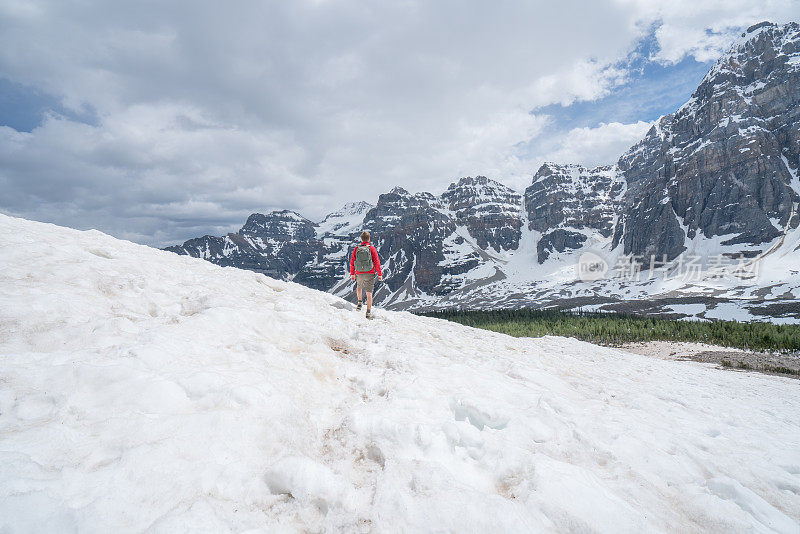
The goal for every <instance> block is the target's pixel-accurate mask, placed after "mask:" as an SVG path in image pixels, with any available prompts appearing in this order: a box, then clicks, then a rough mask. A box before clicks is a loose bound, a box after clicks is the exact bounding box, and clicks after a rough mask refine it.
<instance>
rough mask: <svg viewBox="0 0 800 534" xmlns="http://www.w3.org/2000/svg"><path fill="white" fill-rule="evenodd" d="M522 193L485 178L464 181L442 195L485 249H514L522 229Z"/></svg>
mask: <svg viewBox="0 0 800 534" xmlns="http://www.w3.org/2000/svg"><path fill="white" fill-rule="evenodd" d="M520 201H521V196H520V194H519V193H517V192H516V191H514V190H513V189H511V188H510V187H507V186H505V185H503V184H501V183H499V182H495V181H494V180H490V179H488V178H486V177H485V176H476V177H475V178H472V177H470V176H467V177H466V178H461V179H460V180H459V181H458V182H457V183H454V184H450V187H449V188H447V191H445V192H444V193H443V194H442V202H444V204H445V205H446V206H447V207H448V209H450V211H452V212H454V213H455V219H456V223H457V224H458V225H459V226H465V227H466V228H467V230H468V231H469V234H470V235H471V236H472V237H474V238H475V240H476V242H477V243H478V246H479V247H480V248H482V249H485V248H488V247H492V248H493V249H495V250H498V251H500V250H515V249H516V248H517V247H519V240H520V237H521V235H522V234H521V228H522V216H521V215H522V214H521V213H520Z"/></svg>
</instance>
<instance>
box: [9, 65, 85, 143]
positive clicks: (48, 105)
mask: <svg viewBox="0 0 800 534" xmlns="http://www.w3.org/2000/svg"><path fill="white" fill-rule="evenodd" d="M48 114H55V115H60V116H63V117H65V118H67V119H69V120H72V121H76V122H82V123H85V124H92V125H94V124H96V123H97V115H96V113H95V112H94V110H92V109H90V108H85V109H82V110H80V111H76V110H73V109H68V108H66V107H64V105H63V104H62V103H61V101H60V100H59V99H58V98H57V97H55V96H54V95H51V94H48V93H46V92H43V91H41V90H39V89H37V88H35V87H32V86H29V85H23V84H20V83H16V82H13V81H11V80H9V79H7V78H2V77H0V126H8V127H11V128H13V129H15V130H17V131H18V132H31V131H33V130H34V129H35V128H36V127H37V126H39V125H41V124H42V122H43V121H44V119H45V117H46V116H47V115H48Z"/></svg>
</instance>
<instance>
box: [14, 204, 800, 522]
mask: <svg viewBox="0 0 800 534" xmlns="http://www.w3.org/2000/svg"><path fill="white" fill-rule="evenodd" d="M0 384H2V385H1V386H0V531H3V532H44V531H50V532H71V531H82V532H133V531H141V530H144V529H149V530H152V531H155V532H179V531H193V532H195V531H209V532H228V531H237V532H239V531H245V530H256V531H259V530H260V531H264V532H274V531H281V530H283V531H294V530H300V529H306V530H347V531H376V532H407V531H439V532H442V531H445V532H447V531H451V532H472V531H477V532H481V531H482V532H485V531H517V532H530V531H570V532H642V531H680V532H699V531H716V532H732V531H755V532H768V531H775V532H798V531H800V525H799V524H798V521H800V387H798V382H797V381H794V380H790V379H786V378H776V377H772V376H766V375H760V374H751V373H745V372H732V371H721V370H717V369H714V368H711V367H709V366H705V365H703V364H699V363H694V362H674V361H665V360H659V359H655V358H647V357H644V356H638V355H634V354H627V353H623V352H621V351H617V350H612V349H607V348H602V347H597V346H594V345H591V344H588V343H583V342H579V341H575V340H570V339H563V338H554V337H548V338H542V339H514V338H510V337H506V336H503V335H500V334H494V333H490V332H485V331H479V330H472V329H469V328H465V327H462V326H459V325H456V324H452V323H447V322H444V321H439V320H434V319H427V318H421V317H415V316H412V315H410V314H408V313H403V312H396V313H395V312H387V311H382V310H380V311H379V312H378V314H377V318H376V319H375V320H374V321H371V322H368V321H366V320H365V319H364V318H363V317H361V316H360V315H359V314H357V313H356V312H355V311H353V310H352V309H351V306H350V305H349V304H348V303H346V302H344V301H343V300H340V299H339V298H337V297H334V296H332V295H329V294H326V293H322V292H317V291H313V290H310V289H306V288H304V287H301V286H299V285H296V284H292V283H285V282H280V281H276V280H273V279H270V278H267V277H265V276H261V275H257V274H255V273H252V272H248V271H242V270H237V269H231V268H220V267H217V266H214V265H212V264H210V263H208V262H205V261H203V260H200V259H193V258H189V257H184V256H177V255H175V254H171V253H168V252H161V251H158V250H154V249H150V248H147V247H144V246H140V245H134V244H132V243H129V242H125V241H119V240H116V239H113V238H111V237H109V236H106V235H103V234H101V233H99V232H96V231H89V232H78V231H74V230H69V229H65V228H59V227H56V226H53V225H48V224H42V223H34V222H29V221H25V220H21V219H15V218H10V217H6V216H3V215H0Z"/></svg>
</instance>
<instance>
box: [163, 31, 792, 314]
mask: <svg viewBox="0 0 800 534" xmlns="http://www.w3.org/2000/svg"><path fill="white" fill-rule="evenodd" d="M799 30H800V28H799V27H798V26H797V24H793V23H792V24H786V25H775V24H772V23H769V24H759V25H755V26H754V27H751V28H750V29H749V31H748V32H745V37H743V38H741V39H740V40H738V41H737V42H736V43H734V44H733V45H732V47H731V49H730V51H729V52H727V53H726V54H725V55H724V56H723V57H722V58H721V59H720V61H719V62H717V64H716V65H715V67H714V68H713V69H712V70H711V71H709V74H708V75H707V76H706V79H705V80H704V84H705V85H703V86H701V87H699V88H698V90H697V91H696V92H695V94H694V96H693V97H692V99H691V100H690V101H689V102H687V103H686V104H685V105H684V106H682V107H681V108H680V109H679V110H678V111H676V112H675V113H674V114H668V115H664V116H662V117H661V118H660V119H659V120H658V121H656V122H655V123H654V124H653V126H652V128H650V130H649V131H648V133H647V134H646V135H645V137H644V139H642V140H641V141H640V142H639V143H636V144H635V145H634V146H633V147H631V148H630V149H629V150H628V151H627V152H626V153H625V154H624V155H622V156H621V157H620V159H619V160H618V161H617V163H616V164H614V165H605V166H600V167H594V168H589V167H586V166H584V165H580V164H578V163H568V164H564V163H558V162H552V161H550V162H546V163H544V164H543V165H542V166H541V167H540V168H539V169H538V170H537V171H536V173H535V174H534V175H533V176H532V180H531V184H530V186H529V187H528V188H526V190H525V192H524V195H520V193H518V192H516V191H514V190H512V189H510V188H508V187H507V186H505V185H503V184H501V183H500V182H496V181H494V180H491V179H489V178H487V177H486V176H484V175H476V176H462V177H459V178H458V180H457V181H455V182H454V183H451V184H450V185H449V187H448V188H447V189H446V190H445V191H444V192H443V193H442V194H441V195H439V196H434V195H432V194H431V193H428V192H420V193H410V192H409V191H408V190H406V189H405V188H403V187H394V188H392V189H391V191H389V192H387V193H384V194H382V195H380V196H379V198H378V200H377V202H376V203H375V206H372V205H370V204H368V203H366V202H354V203H350V204H348V205H346V206H345V207H343V208H342V209H341V210H339V211H337V212H334V213H331V214H330V215H328V216H327V217H326V218H325V219H324V220H323V221H322V222H321V223H319V224H314V223H311V222H310V221H308V220H307V219H304V218H302V217H301V216H299V215H298V214H293V212H288V213H287V212H283V215H281V212H273V214H271V215H269V216H267V215H255V214H254V215H253V216H251V219H249V220H248V222H249V223H250V226H252V227H253V228H252V232H249V233H248V232H245V231H244V229H243V231H242V236H238V237H242V239H244V241H245V242H244V243H242V242H241V241H242V240H241V239H240V240H237V234H230V235H229V236H224V237H222V238H210V237H209V238H202V239H197V240H190V241H187V242H186V243H185V244H184V245H183V246H177V247H171V248H170V250H173V251H175V252H178V253H181V254H192V255H196V256H200V257H203V258H206V259H209V260H211V261H215V262H217V263H221V264H224V265H236V266H239V267H243V268H250V269H253V270H258V271H261V272H267V273H269V274H270V275H271V276H278V277H282V278H284V279H293V280H295V281H298V282H300V283H303V284H305V285H308V286H310V287H315V288H318V289H324V290H328V291H332V292H335V293H339V294H342V295H344V294H345V293H347V292H349V291H350V286H349V277H348V276H347V274H346V273H347V265H346V263H347V257H348V256H347V254H348V250H350V247H351V246H352V244H353V240H354V237H355V235H356V232H359V231H361V229H369V230H371V231H372V232H373V235H374V241H375V242H376V246H378V247H379V253H380V254H381V259H382V260H384V259H385V261H386V267H387V269H386V272H387V274H386V277H385V280H386V284H385V285H383V286H381V288H382V289H379V290H378V292H377V293H376V298H377V299H378V300H379V302H381V303H382V304H385V305H387V306H393V307H397V308H421V307H433V306H443V307H444V306H447V305H448V304H446V303H449V305H451V306H452V305H457V306H462V305H468V306H472V307H486V306H495V305H496V300H497V298H502V299H505V300H503V302H505V303H506V304H505V305H511V306H526V305H532V304H536V303H542V302H545V301H547V299H550V302H554V301H558V300H559V299H562V298H565V297H564V295H572V296H573V297H575V298H578V296H579V295H578V294H577V293H575V292H576V291H580V289H579V286H576V287H575V288H573V287H571V286H569V287H568V286H563V285H562V286H558V287H559V290H558V291H559V292H558V293H557V294H556V293H555V292H554V291H550V290H549V289H541V288H542V284H545V283H548V282H546V280H547V279H548V278H552V276H553V275H555V274H556V273H560V274H558V275H557V278H558V277H560V278H559V279H562V278H563V277H564V273H566V272H567V271H569V272H573V270H572V269H571V267H573V266H574V264H575V261H576V260H577V258H578V257H579V256H580V255H581V254H582V253H583V252H584V251H589V250H594V251H602V253H603V254H608V259H609V261H610V262H612V263H613V262H616V261H617V256H619V255H620V254H626V255H628V254H631V255H634V256H636V257H639V258H644V259H645V260H646V259H647V258H650V257H651V256H655V257H657V258H662V257H664V256H666V257H667V258H668V261H671V260H675V261H678V259H680V258H681V257H684V258H685V256H680V255H681V254H683V253H684V252H685V251H687V254H688V253H695V252H698V251H699V252H705V253H706V254H709V252H708V250H714V251H720V250H721V251H724V252H725V253H726V254H733V255H735V254H738V253H741V252H742V251H746V252H747V253H748V254H751V256H749V257H753V256H752V254H757V255H763V254H769V253H770V252H772V251H774V250H775V249H776V247H779V246H781V244H782V243H783V242H784V241H785V243H786V245H785V247H784V248H785V250H790V249H791V250H795V249H796V248H800V247H798V245H800V230H798V231H797V232H795V233H794V234H796V236H795V237H793V238H792V237H790V232H791V231H792V230H793V229H795V228H797V227H798V223H800V179H799V178H798V177H797V174H798V172H800V153H799V151H798V147H800V128H798V120H800V119H798V115H797V113H796V110H797V109H798V108H800V67H799V66H800V58H798V54H799V53H800V50H798V48H799V47H800V44H799V43H800V38H798V35H799V34H800V31H799ZM267 219H269V220H267ZM259 223H261V224H259ZM526 223H527V224H526ZM526 226H527V227H526ZM794 234H791V235H794ZM302 235H305V236H307V237H306V238H305V239H303V238H301V237H300V236H302ZM290 236H291V237H290ZM290 245H291V246H290ZM620 245H621V246H620ZM731 257H733V256H731ZM759 257H760V256H759ZM565 267H570V269H565ZM559 269H560V270H559ZM558 283H560V282H558ZM515 284H517V285H515ZM536 287H539V289H538V290H537V289H533V288H536ZM498 294H499V295H507V298H506V297H505V296H501V297H496V295H498ZM781 294H783V293H781ZM488 295H491V296H488ZM537 299H538V300H537Z"/></svg>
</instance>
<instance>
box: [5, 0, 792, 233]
mask: <svg viewBox="0 0 800 534" xmlns="http://www.w3.org/2000/svg"><path fill="white" fill-rule="evenodd" d="M798 19H800V2H798V0H750V1H743V0H725V1H716V0H667V1H659V0H584V1H581V2H578V1H571V0H558V1H553V2H538V1H511V0H498V1H484V2H477V1H469V0H452V1H447V0H442V1H434V0H431V1H405V0H390V1H374V2H364V1H361V0H312V1H306V0H292V1H269V0H237V1H236V2H211V1H205V0H186V1H169V2H164V1H163V0H136V1H126V0H114V1H113V2H112V1H108V0H106V1H105V2H103V1H98V0H80V1H72V0H0V212H3V213H7V214H11V215H16V216H22V217H26V218H30V219H36V220H41V221H48V222H55V223H57V224H62V225H66V226H71V227H75V228H81V229H86V228H98V229H100V230H102V231H105V232H108V233H110V234H112V235H115V236H117V237H122V238H126V239H131V240H133V241H137V242H140V243H146V244H151V245H158V246H162V245H166V244H172V243H175V242H182V241H183V240H185V239H187V238H190V237H194V236H198V235H203V234H206V233H211V234H218V235H219V234H222V233H224V232H227V231H231V230H235V229H237V228H238V227H239V226H241V224H242V223H243V221H244V219H245V218H246V217H247V215H248V214H250V213H251V212H254V211H260V212H265V211H269V210H271V209H276V208H289V209H294V210H296V211H298V212H300V213H302V214H304V215H305V216H307V217H309V218H310V219H312V220H319V219H321V218H322V217H323V216H324V215H325V214H326V213H328V212H330V211H333V210H335V209H337V208H339V207H340V206H341V205H342V204H344V203H345V202H347V201H350V200H368V201H370V202H373V203H374V202H375V201H376V199H377V196H378V195H379V194H380V193H381V192H385V191H387V190H388V189H390V188H391V187H393V186H394V185H401V186H403V187H405V188H406V189H409V190H411V191H423V190H424V191H431V192H434V193H437V192H440V191H442V190H443V189H445V188H446V187H447V185H448V184H449V183H450V182H452V181H454V180H456V179H457V178H458V177H460V176H465V175H474V174H484V175H486V176H489V177H490V178H494V179H497V180H499V181H501V182H503V183H506V184H507V185H510V186H512V187H514V188H517V189H520V190H521V189H523V188H524V187H525V186H527V185H528V184H529V183H530V179H531V176H532V174H533V173H534V172H535V171H536V169H537V168H538V166H539V165H540V164H541V163H542V162H543V161H549V160H552V161H558V162H575V163H583V164H585V165H598V164H604V163H612V162H614V161H615V160H616V159H617V157H618V156H619V155H620V154H621V153H622V152H623V151H624V150H625V149H626V148H627V147H628V146H630V145H631V144H633V143H634V142H635V141H636V140H638V139H639V138H640V137H641V136H642V135H643V134H644V133H645V132H646V130H647V129H648V127H649V125H650V123H651V122H652V121H653V120H655V119H656V118H658V117H659V116H660V115H662V114H664V113H669V112H671V111H674V110H675V109H676V108H677V107H679V106H680V105H681V104H682V103H683V102H684V101H685V100H686V99H687V98H688V96H689V95H690V94H691V92H692V91H693V89H694V87H695V86H696V85H697V84H698V83H699V82H700V80H701V79H702V77H703V75H704V74H705V72H706V71H707V70H708V68H709V67H710V65H711V62H713V60H714V59H715V58H717V57H718V55H719V54H720V53H721V51H723V50H724V49H725V48H727V46H728V44H729V43H730V42H731V40H732V39H733V38H734V36H735V35H736V34H737V33H738V32H741V31H742V29H743V28H745V27H747V26H749V25H751V24H753V23H756V22H760V21H762V20H772V21H775V22H786V21H789V20H798Z"/></svg>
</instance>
